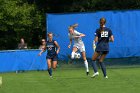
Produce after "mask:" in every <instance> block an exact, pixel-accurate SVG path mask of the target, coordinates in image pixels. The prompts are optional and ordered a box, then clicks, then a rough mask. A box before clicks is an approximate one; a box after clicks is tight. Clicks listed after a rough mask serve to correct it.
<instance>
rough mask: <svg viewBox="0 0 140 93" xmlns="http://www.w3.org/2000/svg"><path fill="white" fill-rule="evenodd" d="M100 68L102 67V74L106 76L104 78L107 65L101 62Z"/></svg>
mask: <svg viewBox="0 0 140 93" xmlns="http://www.w3.org/2000/svg"><path fill="white" fill-rule="evenodd" d="M99 64H100V66H101V69H102V72H103V74H104V77H105V76H106V67H105V64H104V62H99Z"/></svg>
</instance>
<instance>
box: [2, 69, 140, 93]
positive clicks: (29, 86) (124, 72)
mask: <svg viewBox="0 0 140 93" xmlns="http://www.w3.org/2000/svg"><path fill="white" fill-rule="evenodd" d="M139 71H140V68H125V69H107V72H108V76H109V78H108V79H105V78H103V75H102V72H101V70H99V72H100V75H99V76H98V77H96V78H91V77H90V76H91V75H92V72H93V70H92V69H90V76H86V75H85V69H84V68H81V69H80V68H78V69H57V70H56V71H53V78H50V77H49V76H48V73H47V71H29V72H24V73H18V74H16V73H2V74H0V76H2V78H3V84H2V86H1V87H0V93H138V92H139V91H140V88H139V86H140V82H139V81H140V80H139V78H140V74H139V73H140V72H139Z"/></svg>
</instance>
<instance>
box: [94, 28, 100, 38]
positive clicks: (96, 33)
mask: <svg viewBox="0 0 140 93" xmlns="http://www.w3.org/2000/svg"><path fill="white" fill-rule="evenodd" d="M98 32H99V31H98V29H96V31H95V33H94V36H97V37H98V34H99V33H98Z"/></svg>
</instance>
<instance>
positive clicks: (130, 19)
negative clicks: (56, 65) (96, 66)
mask: <svg viewBox="0 0 140 93" xmlns="http://www.w3.org/2000/svg"><path fill="white" fill-rule="evenodd" d="M101 17H105V18H106V20H107V23H106V26H107V27H109V28H110V29H111V30H112V32H113V34H114V37H115V42H114V43H110V52H109V54H108V56H107V58H122V57H134V56H140V38H139V37H140V33H139V27H140V10H128V11H105V12H102V11H101V12H92V13H73V14H46V23H47V24H46V26H47V32H53V33H54V38H55V40H57V42H58V43H59V45H60V47H61V51H60V58H61V59H66V58H67V56H68V55H70V54H71V49H68V47H67V46H68V44H69V38H68V26H70V25H72V24H75V23H78V24H79V26H78V27H77V28H76V30H78V31H79V32H81V33H84V34H85V35H86V37H84V38H83V41H84V43H85V47H86V54H87V57H89V58H91V57H92V54H93V49H92V41H93V39H94V32H95V30H96V29H97V28H98V27H99V19H100V18H101Z"/></svg>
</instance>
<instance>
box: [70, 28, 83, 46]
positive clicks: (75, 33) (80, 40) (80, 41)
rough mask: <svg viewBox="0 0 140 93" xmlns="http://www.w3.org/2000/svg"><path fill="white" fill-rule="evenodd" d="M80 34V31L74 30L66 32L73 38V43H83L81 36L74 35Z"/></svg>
mask: <svg viewBox="0 0 140 93" xmlns="http://www.w3.org/2000/svg"><path fill="white" fill-rule="evenodd" d="M80 34H82V33H80V32H78V31H76V30H74V33H73V34H70V33H68V35H69V38H70V39H73V40H74V44H83V41H82V38H81V37H79V38H75V36H80Z"/></svg>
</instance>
